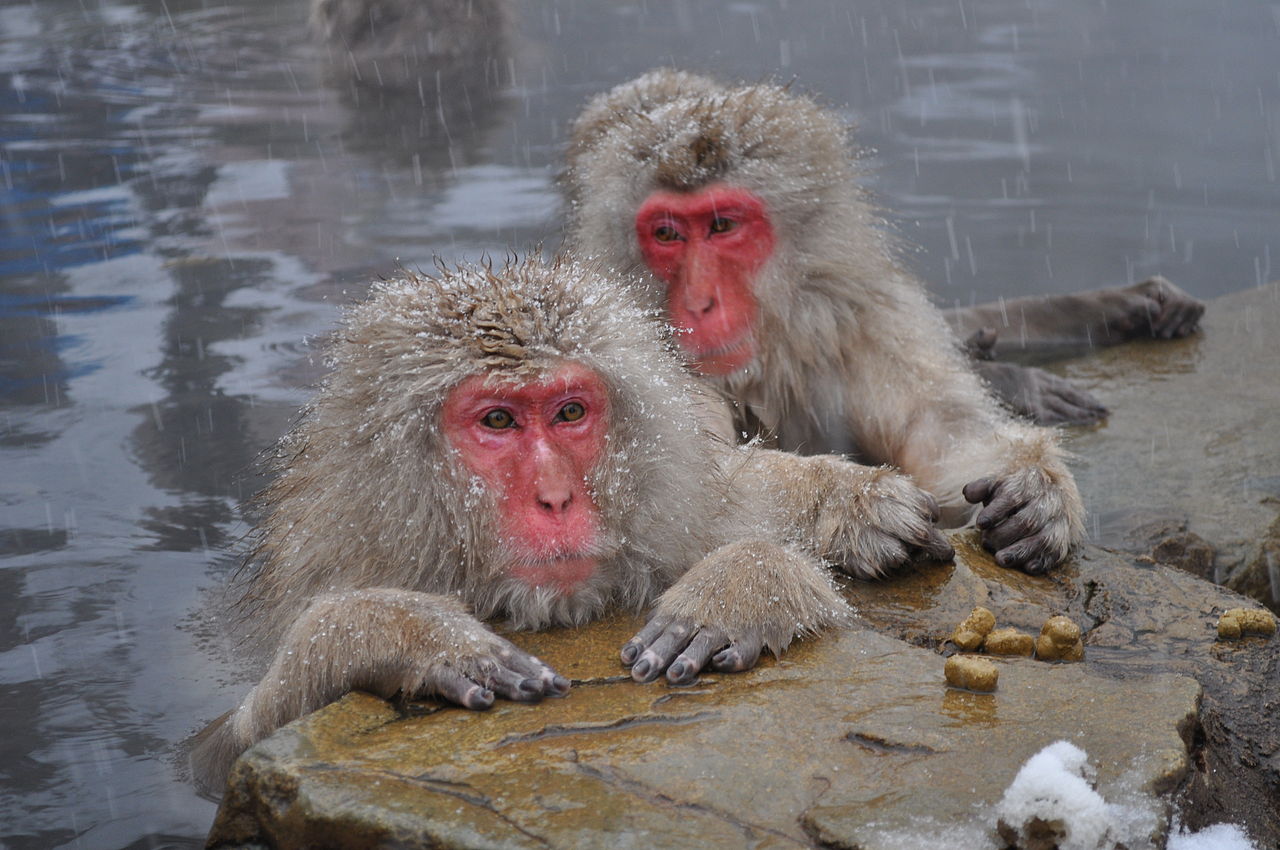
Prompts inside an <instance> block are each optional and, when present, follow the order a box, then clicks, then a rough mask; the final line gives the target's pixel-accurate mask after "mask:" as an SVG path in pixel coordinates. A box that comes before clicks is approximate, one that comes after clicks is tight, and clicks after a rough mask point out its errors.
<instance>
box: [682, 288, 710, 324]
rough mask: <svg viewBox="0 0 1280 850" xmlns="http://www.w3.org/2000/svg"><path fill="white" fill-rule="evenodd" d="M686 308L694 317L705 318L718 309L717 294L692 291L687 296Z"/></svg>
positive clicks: (685, 300)
mask: <svg viewBox="0 0 1280 850" xmlns="http://www.w3.org/2000/svg"><path fill="white" fill-rule="evenodd" d="M684 309H685V311H686V312H688V314H689V315H690V316H691V317H693V318H694V319H705V318H707V317H708V316H710V315H711V313H712V312H714V311H715V309H716V298H715V295H713V294H711V293H710V292H707V293H690V294H689V295H687V296H685V299H684Z"/></svg>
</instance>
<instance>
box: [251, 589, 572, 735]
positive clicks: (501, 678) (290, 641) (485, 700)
mask: <svg viewBox="0 0 1280 850" xmlns="http://www.w3.org/2000/svg"><path fill="white" fill-rule="evenodd" d="M277 668H278V669H277ZM263 681H264V682H266V683H270V682H273V681H280V682H291V683H292V684H293V687H301V688H304V689H311V688H315V687H317V685H323V686H327V687H329V688H330V689H331V690H332V691H336V692H330V693H317V694H315V695H314V696H315V697H318V699H309V700H307V702H308V703H315V702H318V703H319V704H320V705H323V704H324V703H325V702H328V701H329V700H332V699H335V698H336V697H337V696H339V695H341V693H342V692H344V691H346V690H350V689H352V688H359V689H362V690H367V691H371V692H373V693H376V694H378V695H379V696H382V697H386V698H390V697H392V696H394V695H395V694H397V693H399V694H402V695H404V696H406V697H424V696H435V697H439V698H441V699H444V700H447V701H449V702H452V703H456V704H458V705H461V706H464V707H466V708H472V709H483V708H488V707H489V706H491V705H493V700H494V697H495V695H496V696H501V697H505V698H506V699H510V700H517V701H520V702H531V701H534V700H539V699H541V698H542V697H544V696H548V695H554V696H559V695H561V694H564V693H565V692H566V691H568V689H569V681H568V680H567V679H565V678H564V677H563V676H559V675H557V674H556V672H555V671H554V670H552V669H551V668H550V667H548V666H547V665H545V664H543V663H542V662H541V661H539V660H538V659H537V658H535V657H533V656H532V655H529V654H528V653H526V652H524V651H523V650H521V649H519V648H518V647H516V646H515V645H513V644H512V643H511V642H510V641H508V640H506V639H504V638H501V637H499V636H498V635H496V634H494V633H493V632H492V631H490V630H489V628H488V627H487V626H485V625H484V624H483V623H481V622H480V621H479V620H477V619H476V618H475V617H473V616H472V615H471V614H470V613H469V612H468V611H467V609H466V607H465V606H464V605H463V604H462V603H461V602H460V601H459V600H458V599H456V598H454V597H451V596H439V595H436V594H431V593H418V592H415V591H411V590H400V589H398V588H380V587H375V588H365V589H361V590H350V591H346V592H342V593H329V594H324V595H321V596H318V597H316V599H315V600H313V601H312V603H311V605H310V606H309V607H308V608H307V610H306V611H305V612H303V615H302V616H301V617H300V618H299V619H298V620H297V621H296V622H295V623H294V624H293V626H291V627H290V629H289V631H288V632H287V633H286V634H285V636H284V639H283V640H282V641H281V645H280V648H279V650H277V652H276V658H275V661H274V662H273V665H272V669H271V670H270V671H268V673H267V675H266V676H265V677H264V680H263ZM310 707H318V706H314V705H313V706H310ZM287 719H289V720H291V719H293V718H287Z"/></svg>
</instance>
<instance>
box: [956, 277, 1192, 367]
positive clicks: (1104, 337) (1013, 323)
mask: <svg viewBox="0 0 1280 850" xmlns="http://www.w3.org/2000/svg"><path fill="white" fill-rule="evenodd" d="M1204 308H1205V305H1204V302H1203V301H1201V300H1199V299H1197V298H1194V297H1192V296H1191V295H1188V294H1187V293H1186V292H1184V291H1183V290H1182V289H1180V288H1179V287H1177V286H1175V285H1174V284H1172V283H1170V282H1169V281H1168V280H1166V279H1165V278H1163V277H1161V276H1159V275H1156V276H1155V277H1151V278H1148V279H1147V280H1144V281H1142V282H1141V283H1135V284H1133V285H1132V286H1120V287H1112V288H1109V289H1095V290H1091V291H1089V292H1078V293H1072V294H1070V295H1048V296H1026V297H1023V298H1012V299H1009V300H1005V301H1001V302H999V303H996V304H979V305H977V306H975V307H962V308H959V309H951V310H946V311H944V315H945V316H946V317H947V320H948V322H950V324H951V327H952V328H953V329H954V330H955V332H956V335H957V336H959V337H960V338H961V339H968V338H970V337H971V336H972V335H973V334H975V333H979V332H981V331H982V330H983V329H984V328H990V329H994V330H995V331H996V332H997V333H998V334H999V339H998V341H996V343H995V346H994V351H995V352H997V353H999V352H1004V351H1019V350H1034V349H1044V348H1053V347H1060V346H1079V345H1089V346H1094V345H1115V344H1117V343H1121V342H1125V341H1126V340H1130V339H1137V338H1139V337H1146V338H1155V339H1173V338H1175V337H1183V336H1187V335H1188V334H1190V333H1192V332H1193V331H1194V330H1195V329H1196V327H1197V326H1198V325H1199V323H1200V317H1201V316H1202V315H1203V314H1204Z"/></svg>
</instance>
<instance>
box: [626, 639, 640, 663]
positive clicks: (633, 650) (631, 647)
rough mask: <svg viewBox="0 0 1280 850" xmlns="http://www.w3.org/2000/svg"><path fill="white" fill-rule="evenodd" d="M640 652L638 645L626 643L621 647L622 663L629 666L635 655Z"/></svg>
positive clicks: (633, 661) (634, 659)
mask: <svg viewBox="0 0 1280 850" xmlns="http://www.w3.org/2000/svg"><path fill="white" fill-rule="evenodd" d="M639 654H640V647H638V646H636V645H635V644H631V643H629V644H627V645H626V646H624V647H623V648H622V663H623V664H624V665H626V666H627V667H630V666H631V665H632V664H634V663H635V661H636V656H637V655H639Z"/></svg>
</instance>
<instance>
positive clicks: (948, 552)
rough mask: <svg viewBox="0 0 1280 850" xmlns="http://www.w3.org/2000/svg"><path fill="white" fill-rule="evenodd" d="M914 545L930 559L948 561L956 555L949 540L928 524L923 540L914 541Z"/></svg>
mask: <svg viewBox="0 0 1280 850" xmlns="http://www.w3.org/2000/svg"><path fill="white" fill-rule="evenodd" d="M916 546H917V548H919V550H920V551H921V552H922V553H923V554H924V556H925V557H926V558H928V559H929V560H930V561H950V560H951V559H952V558H954V557H955V556H956V550H955V547H954V546H952V545H951V541H950V540H948V539H947V537H946V535H945V534H943V533H942V532H941V531H939V530H938V529H936V528H934V527H933V526H929V531H928V533H927V534H926V535H925V537H924V539H923V540H919V541H917V542H916Z"/></svg>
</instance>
